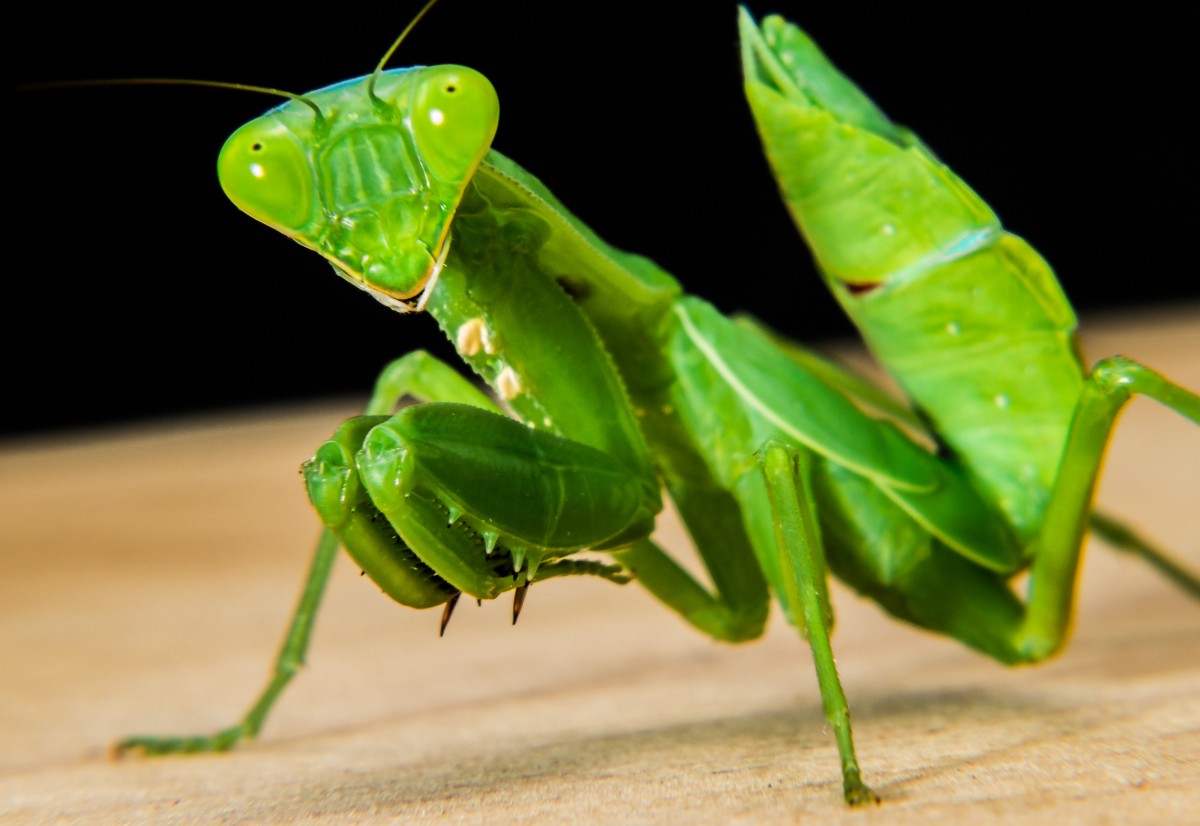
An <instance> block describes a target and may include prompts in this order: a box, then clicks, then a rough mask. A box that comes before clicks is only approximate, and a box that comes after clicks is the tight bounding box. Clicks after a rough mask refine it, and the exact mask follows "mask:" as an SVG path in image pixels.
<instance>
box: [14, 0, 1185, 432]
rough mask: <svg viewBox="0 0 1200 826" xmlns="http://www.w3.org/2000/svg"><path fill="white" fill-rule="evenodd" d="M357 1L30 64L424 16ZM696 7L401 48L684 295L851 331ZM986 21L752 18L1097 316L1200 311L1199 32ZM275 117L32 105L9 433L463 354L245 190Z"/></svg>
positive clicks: (159, 21)
mask: <svg viewBox="0 0 1200 826" xmlns="http://www.w3.org/2000/svg"><path fill="white" fill-rule="evenodd" d="M343 5H344V9H342V10H339V11H338V12H337V14H338V15H339V16H338V17H336V18H335V17H333V16H332V15H331V16H327V17H323V18H300V17H297V16H288V17H284V16H282V15H281V12H280V9H281V8H282V7H281V6H279V5H277V4H272V5H264V6H262V7H261V8H260V7H255V6H253V5H245V6H244V7H242V8H241V9H237V8H233V7H226V8H217V7H214V6H212V5H209V4H195V3H178V4H172V5H171V6H170V11H169V13H168V12H166V11H164V12H163V13H162V16H161V17H154V16H147V15H146V13H145V11H144V7H142V6H140V5H139V7H137V8H136V9H128V10H125V9H122V8H120V7H118V8H101V9H89V10H83V11H78V10H76V11H72V12H70V14H67V13H66V12H65V11H63V9H62V7H56V6H55V5H54V4H48V3H47V4H41V6H29V7H25V12H24V15H25V21H26V22H24V23H17V22H16V20H15V19H14V20H12V21H10V32H11V33H12V34H11V35H10V39H11V40H12V41H14V48H15V49H16V50H17V54H19V55H20V57H19V58H18V59H16V60H15V61H14V62H15V65H16V68H17V72H18V77H17V78H16V80H17V82H18V83H29V82H38V81H51V80H61V79H84V78H97V77H146V76H153V77H188V78H205V79H216V80H230V81H240V82H246V83H254V84H259V85H265V86H277V87H281V88H285V89H288V90H291V91H296V92H303V91H308V90H310V89H313V88H317V87H321V86H324V85H328V84H329V83H332V82H335V81H339V80H343V79H345V78H347V77H351V76H355V75H361V74H365V73H367V72H369V71H370V70H371V69H372V68H373V67H374V64H375V62H376V61H377V60H378V58H379V56H381V55H382V53H383V52H384V50H385V49H386V48H387V47H388V45H389V44H390V42H391V40H392V39H393V38H394V37H395V35H396V34H397V33H398V32H399V31H400V30H401V29H402V28H403V27H404V25H405V24H406V23H407V21H408V20H409V18H410V17H411V16H412V14H414V13H415V11H416V8H417V6H418V5H419V4H418V3H415V2H395V3H389V4H370V5H366V4H343ZM698 5H699V4H685V3H659V2H649V0H648V1H647V2H643V3H639V4H618V3H612V2H578V3H566V2H521V3H518V2H512V3H492V2H487V3H484V2H477V1H475V0H443V2H442V3H441V5H440V6H439V7H437V8H435V9H434V10H433V11H432V12H431V13H430V15H429V16H428V17H427V18H426V19H425V21H423V22H422V23H421V24H420V25H419V26H418V27H417V29H416V30H415V31H414V32H413V34H412V36H411V38H410V39H409V41H408V42H407V43H405V44H404V45H403V46H401V48H400V50H399V52H398V53H397V55H396V57H395V58H394V59H393V61H392V65H394V66H403V65H411V64H429V63H442V62H457V63H465V64H467V65H470V66H473V67H474V68H477V69H479V70H480V71H482V72H484V73H485V74H486V75H488V76H489V77H490V78H491V79H492V81H493V83H494V84H495V86H496V88H497V90H498V91H499V93H500V98H501V107H502V108H501V113H502V114H501V122H500V131H499V134H498V136H497V139H496V147H497V148H498V149H500V150H501V151H502V152H504V153H506V154H508V155H510V156H511V157H513V158H514V159H516V160H517V161H518V162H520V163H522V164H523V165H524V166H525V167H526V168H528V169H530V171H532V172H534V173H535V174H536V175H538V176H539V177H541V178H542V180H543V181H544V182H545V183H546V184H547V185H548V186H549V187H550V189H551V190H552V191H554V192H555V193H556V194H557V195H558V196H559V197H560V198H561V199H562V200H563V201H564V203H566V204H567V205H568V206H569V207H571V208H572V209H573V210H574V211H575V212H576V213H577V214H578V215H579V216H580V218H581V219H583V220H584V221H585V222H586V223H588V224H590V225H591V226H593V227H594V228H595V229H596V230H597V231H598V232H599V234H600V235H601V236H602V237H604V238H606V239H607V240H609V241H611V242H612V243H614V244H616V245H617V246H620V247H623V248H626V249H630V250H634V251H637V252H641V253H643V254H646V255H649V256H650V257H652V258H654V259H655V260H657V261H658V262H659V263H660V264H662V265H663V266H664V267H666V268H667V269H668V270H670V271H672V272H673V273H674V274H676V275H677V276H678V277H680V278H681V280H682V281H683V282H684V284H685V285H686V287H687V288H688V289H689V290H691V291H694V292H696V293H698V294H701V295H704V296H705V297H707V298H710V299H712V300H714V301H716V303H717V304H718V305H719V306H721V308H722V309H725V310H733V309H746V310H749V311H751V312H753V313H755V314H757V315H759V316H761V317H762V318H763V319H765V320H766V321H768V322H769V323H771V324H773V325H774V326H776V327H778V328H780V329H783V330H785V331H787V332H789V333H790V334H791V335H793V336H794V337H796V338H799V339H802V340H805V341H810V342H819V341H821V340H826V339H829V338H833V337H844V336H848V335H850V334H851V331H850V328H849V327H848V325H847V323H846V322H845V321H844V319H843V318H842V316H841V314H840V311H839V310H838V309H837V307H836V305H835V304H834V303H833V302H832V300H831V299H830V298H829V297H828V296H826V294H825V292H824V288H823V287H822V285H821V284H820V282H819V280H818V279H817V278H816V277H815V275H814V274H813V273H812V270H811V264H810V262H809V257H808V254H807V252H806V251H805V249H804V247H803V245H802V244H801V242H800V241H799V239H798V237H797V236H796V234H795V232H794V230H793V229H792V227H791V225H790V223H789V222H788V219H787V217H786V214H785V212H784V210H783V207H782V206H781V204H780V202H779V200H778V198H777V196H776V194H775V190H774V184H773V183H772V181H771V179H770V176H769V174H768V171H767V169H766V164H765V162H764V161H763V160H762V157H761V154H760V151H759V148H758V145H757V139H756V136H755V134H754V131H753V125H752V123H751V120H750V116H749V113H748V110H747V107H746V105H745V103H744V101H743V100H742V93H741V88H740V68H739V61H738V51H737V30H736V18H735V6H734V4H733V3H732V2H731V3H729V4H728V8H725V9H724V10H722V11H720V12H719V13H715V12H713V11H712V9H713V8H715V7H717V6H718V5H719V4H704V5H705V7H706V8H707V9H708V10H707V11H700V10H697V7H698ZM1045 5H1046V4H1042V6H1043V7H1044V6H1045ZM165 8H166V7H164V9H165ZM939 8H940V7H939ZM962 8H968V7H967V6H965V5H964V6H962ZM972 8H973V7H972ZM214 9H215V13H214ZM979 9H980V10H979V11H978V12H973V11H967V12H965V13H961V14H958V15H955V16H952V17H947V16H945V15H943V14H939V13H937V12H936V11H935V10H933V9H930V10H922V8H920V7H919V6H918V7H917V8H912V7H900V6H898V5H891V6H889V7H882V6H879V7H877V6H876V5H875V4H855V3H845V2H842V3H811V2H804V3H800V2H781V1H780V0H777V2H775V3H773V4H770V5H768V4H765V3H754V4H753V5H752V10H753V11H754V12H755V13H756V14H766V13H769V12H772V11H780V12H783V13H784V14H785V15H786V16H788V17H790V18H791V19H793V20H795V21H797V22H799V23H801V24H802V25H804V26H805V27H806V28H807V30H808V31H809V32H810V34H812V35H813V36H814V38H815V39H816V40H817V42H818V43H820V44H821V45H822V47H823V48H824V49H825V51H826V52H827V53H828V54H829V55H830V57H831V58H832V59H833V60H834V61H835V62H837V63H838V64H839V65H840V66H841V68H842V69H843V70H845V71H846V72H847V74H849V75H850V76H851V77H852V78H853V79H855V80H856V81H857V82H859V83H860V85H862V86H863V88H864V89H865V90H866V91H867V92H868V93H869V94H870V95H871V96H872V97H873V98H874V99H875V100H876V102H877V103H879V104H880V105H881V106H882V107H883V108H884V109H885V111H887V112H888V113H889V114H890V115H891V116H892V117H893V118H895V119H896V120H897V121H898V122H900V123H904V124H906V125H908V126H909V127H911V128H913V129H914V130H916V131H917V133H918V134H920V135H921V136H922V137H923V138H924V139H925V141H926V142H927V143H928V144H929V145H930V146H931V147H933V148H934V149H935V150H936V151H937V152H938V153H939V154H940V155H941V157H942V158H943V160H945V161H946V162H947V163H948V164H949V165H950V166H951V167H952V168H954V169H955V170H956V171H958V172H959V174H960V175H962V177H963V178H964V179H965V180H966V181H968V182H969V183H970V184H971V185H972V186H973V187H974V188H975V189H976V190H977V191H978V192H979V193H980V194H981V195H982V196H983V197H984V198H985V199H987V200H988V201H989V202H990V203H991V204H992V205H993V207H994V208H995V209H996V210H997V212H998V213H999V214H1000V216H1001V218H1002V219H1003V220H1004V221H1005V223H1006V225H1007V226H1008V227H1009V229H1011V230H1013V231H1014V232H1017V233H1019V234H1022V235H1024V236H1025V237H1027V238H1028V239H1029V240H1030V241H1032V242H1033V243H1034V244H1035V246H1037V247H1038V248H1039V249H1040V250H1041V251H1042V253H1043V254H1044V255H1045V256H1046V257H1047V258H1048V259H1049V260H1050V261H1051V262H1052V263H1054V264H1055V266H1056V268H1057V270H1058V272H1059V274H1060V276H1061V279H1062V281H1063V283H1064V286H1065V288H1066V291H1067V293H1068V295H1069V296H1070V297H1071V298H1072V299H1073V300H1074V302H1075V304H1076V306H1077V307H1078V308H1080V309H1081V311H1082V312H1083V314H1084V316H1085V319H1086V316H1087V314H1088V313H1089V312H1096V311H1098V310H1100V309H1113V308H1126V307H1129V306H1132V305H1136V304H1144V303H1178V302H1180V301H1183V300H1195V299H1196V298H1197V297H1200V286H1198V284H1197V282H1198V280H1200V279H1197V277H1196V268H1195V266H1194V263H1193V260H1192V255H1191V254H1190V253H1191V248H1192V242H1191V239H1192V238H1193V237H1194V236H1195V229H1194V223H1195V220H1194V219H1195V209H1194V208H1185V209H1181V208H1179V207H1176V206H1172V205H1171V204H1170V203H1169V202H1168V201H1169V199H1170V198H1172V197H1182V198H1183V199H1184V203H1185V204H1186V203H1188V199H1189V197H1190V194H1191V191H1192V189H1193V187H1194V185H1195V180H1194V179H1195V175H1194V171H1193V167H1192V165H1191V161H1190V159H1191V156H1192V154H1193V150H1192V142H1193V141H1194V131H1193V132H1185V131H1183V130H1182V129H1180V128H1179V127H1178V126H1177V124H1178V121H1179V120H1180V119H1181V118H1184V117H1185V116H1186V115H1187V114H1188V113H1189V112H1190V111H1191V110H1192V109H1194V105H1193V103H1192V102H1191V98H1192V97H1193V96H1194V92H1193V91H1192V89H1191V79H1192V78H1194V77H1195V71H1194V68H1193V67H1192V66H1191V64H1190V63H1187V62H1185V59H1184V55H1186V54H1188V53H1191V52H1193V51H1194V49H1193V46H1192V44H1191V42H1190V41H1189V40H1188V38H1189V37H1190V36H1191V35H1190V29H1189V28H1187V27H1185V26H1184V24H1183V22H1182V21H1180V20H1173V19H1169V18H1159V17H1157V16H1154V15H1155V14H1156V12H1154V10H1153V9H1151V8H1149V7H1130V8H1128V9H1126V14H1125V16H1122V17H1116V16H1094V17H1091V18H1086V19H1082V18H1078V17H1077V18H1073V19H1062V20H1056V19H1049V18H1047V17H1046V16H1045V15H1044V14H1041V13H1039V12H1038V11H1037V10H1036V9H1037V7H1036V6H1034V5H1029V6H1024V7H1023V6H1022V5H1021V4H1019V3H1017V4H1013V3H1006V4H1004V5H1003V6H1000V7H997V6H991V5H987V6H986V7H985V6H984V5H983V4H981V5H980V6H979ZM274 105H275V101H273V100H270V99H267V98H265V97H262V96H258V95H251V94H244V93H236V92H230V91H221V90H208V89H195V88H160V87H136V88H122V87H109V88H102V89H96V88H88V89H75V90H67V91H53V92H47V91H40V92H21V93H17V95H16V96H15V98H10V109H9V117H8V118H7V119H6V121H7V123H8V124H9V129H10V140H9V147H10V148H9V150H8V152H9V162H10V163H9V171H8V174H9V175H10V176H11V178H10V180H11V181H12V182H13V184H14V185H13V186H10V187H9V188H7V192H8V193H9V199H8V200H9V208H8V210H7V214H8V222H9V223H8V232H7V233H6V236H7V237H6V243H7V248H8V250H9V254H8V256H7V262H6V263H7V267H6V273H5V279H4V298H3V302H4V304H3V306H4V325H3V330H4V332H3V336H4V341H3V354H4V355H3V367H4V371H3V381H4V384H3V390H2V391H0V396H2V397H3V402H2V404H0V410H2V413H0V416H2V417H3V418H2V421H0V434H4V435H13V434H19V433H25V434H28V433H34V432H39V431H48V430H53V429H58V428H64V427H81V426H89V425H95V424H107V423H113V422H126V421H131V420H133V421H136V420H144V419H150V418H156V417H161V416H165V415H174V414H178V413H182V412H197V411H208V410H215V409H220V408H228V407H233V406H243V405H251V404H259V403H262V402H266V401H280V400H302V399H307V398H312V397H318V396H328V395H334V394H346V393H354V394H359V395H363V394H365V392H366V391H367V389H368V388H369V387H370V384H371V381H372V380H373V378H374V375H375V373H376V371H377V370H378V369H379V367H380V366H381V365H382V364H383V363H384V362H385V361H387V360H388V359H390V358H391V357H393V356H396V355H399V354H400V353H402V352H405V351H407V350H410V349H413V348H415V347H427V348H430V349H433V350H434V351H435V352H437V353H439V354H440V355H443V356H444V357H447V358H453V355H452V351H451V350H450V349H449V347H448V346H447V345H446V344H445V342H444V341H443V340H442V338H441V335H440V333H439V332H438V331H437V329H436V327H435V326H434V325H433V323H432V320H431V319H429V318H427V317H409V318H401V317H399V316H397V315H395V314H394V313H391V312H390V311H388V310H386V309H385V308H384V307H382V306H380V305H377V304H376V303H375V302H374V301H372V300H370V299H369V298H368V297H366V296H365V295H363V294H362V293H360V292H359V291H357V290H355V289H353V288H352V287H350V286H349V285H347V284H345V283H343V282H342V281H341V280H340V279H338V278H336V277H335V276H334V275H333V273H332V272H331V271H330V268H329V265H328V264H326V263H325V262H324V261H323V260H321V259H319V258H318V257H317V256H316V255H314V254H312V253H310V252H307V251H305V250H304V249H302V248H301V247H299V246H298V245H296V244H294V243H292V242H290V241H288V240H286V239H284V238H282V237H280V236H277V235H276V234H275V233H274V232H273V231H271V230H269V229H267V228H265V227H263V226H260V225H258V224H256V223H255V222H254V221H252V220H251V219H249V218H247V217H245V216H244V215H242V214H241V213H240V212H239V211H238V210H236V209H235V208H234V207H233V206H231V205H230V204H229V203H228V202H227V201H226V200H225V198H224V196H223V195H222V194H221V191H220V189H219V187H218V185H217V181H216V175H215V171H214V166H215V159H216V155H217V152H218V150H219V149H220V147H221V144H222V142H223V140H224V138H225V137H226V136H227V135H228V134H229V133H230V132H231V131H232V130H233V129H234V128H236V127H237V126H238V125H240V124H241V123H242V122H244V121H246V120H248V119H250V118H251V117H254V116H255V115H257V114H259V113H260V112H262V111H263V110H265V109H267V108H270V107H271V106H274ZM1185 158H1187V159H1188V161H1189V165H1188V166H1186V167H1185V165H1184V159H1185Z"/></svg>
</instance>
